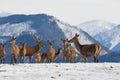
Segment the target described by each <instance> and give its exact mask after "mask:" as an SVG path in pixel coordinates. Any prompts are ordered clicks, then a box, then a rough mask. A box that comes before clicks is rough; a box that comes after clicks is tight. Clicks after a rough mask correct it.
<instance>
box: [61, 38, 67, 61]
mask: <svg viewBox="0 0 120 80" xmlns="http://www.w3.org/2000/svg"><path fill="white" fill-rule="evenodd" d="M61 41H62V42H63V45H64V49H63V53H64V60H65V61H66V60H67V58H66V55H67V48H66V47H67V41H68V39H61Z"/></svg>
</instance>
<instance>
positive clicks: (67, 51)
mask: <svg viewBox="0 0 120 80" xmlns="http://www.w3.org/2000/svg"><path fill="white" fill-rule="evenodd" d="M61 40H62V42H63V44H64V50H63V53H64V60H65V61H66V62H69V61H72V62H75V58H76V51H75V50H73V49H71V48H70V44H68V43H67V42H68V39H61Z"/></svg>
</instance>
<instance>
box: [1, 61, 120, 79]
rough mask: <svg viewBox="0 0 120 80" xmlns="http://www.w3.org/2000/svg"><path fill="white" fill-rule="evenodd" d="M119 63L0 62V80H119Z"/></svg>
mask: <svg viewBox="0 0 120 80" xmlns="http://www.w3.org/2000/svg"><path fill="white" fill-rule="evenodd" d="M119 78H120V63H41V64H33V63H32V64H27V63H25V64H15V65H10V64H1V65H0V80H119Z"/></svg>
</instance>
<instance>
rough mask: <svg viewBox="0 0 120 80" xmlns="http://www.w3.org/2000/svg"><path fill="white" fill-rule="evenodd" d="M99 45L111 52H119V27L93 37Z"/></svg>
mask: <svg viewBox="0 0 120 80" xmlns="http://www.w3.org/2000/svg"><path fill="white" fill-rule="evenodd" d="M94 37H95V39H96V40H98V41H99V42H100V43H101V44H104V46H106V47H108V48H109V49H111V50H113V51H120V49H119V48H120V47H119V43H120V25H117V26H115V27H114V28H112V29H111V30H108V31H106V32H102V33H100V34H98V35H95V36H94Z"/></svg>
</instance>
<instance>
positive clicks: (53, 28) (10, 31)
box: [0, 14, 111, 62]
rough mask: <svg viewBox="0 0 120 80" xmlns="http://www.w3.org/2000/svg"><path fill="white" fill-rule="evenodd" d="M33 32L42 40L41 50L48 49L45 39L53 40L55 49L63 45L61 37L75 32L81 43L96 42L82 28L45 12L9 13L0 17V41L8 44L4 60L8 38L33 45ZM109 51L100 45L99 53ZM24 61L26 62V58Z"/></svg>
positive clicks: (8, 50) (8, 58)
mask: <svg viewBox="0 0 120 80" xmlns="http://www.w3.org/2000/svg"><path fill="white" fill-rule="evenodd" d="M33 33H35V34H37V35H40V37H39V38H40V39H41V40H43V41H44V45H45V48H44V49H42V50H41V52H45V51H47V50H48V43H47V40H55V43H54V45H53V47H54V48H55V50H56V51H57V49H58V47H63V44H62V41H61V39H64V38H68V39H70V38H72V37H73V36H74V35H75V33H78V34H80V37H79V41H80V43H81V44H91V43H98V41H96V40H95V39H93V38H92V37H91V36H89V35H88V33H86V32H85V31H83V30H82V29H78V28H76V27H75V26H71V25H70V24H67V23H64V22H62V21H60V20H59V19H56V18H55V17H53V16H49V15H46V14H36V15H11V16H8V17H2V18H0V42H1V43H7V44H8V46H7V57H6V59H7V60H6V61H8V62H10V49H9V48H10V44H9V40H10V39H11V37H17V44H18V45H21V44H20V43H21V42H27V45H35V44H36V42H35V41H34V40H33V39H32V37H31V34H33ZM72 46H73V44H72ZM73 48H74V46H73ZM110 52H111V51H110V50H109V49H108V48H106V47H104V46H102V51H101V54H100V55H101V56H102V55H105V54H107V53H110ZM62 60H63V59H62V57H61V58H59V59H58V60H57V61H56V62H61V61H62ZM33 61H34V60H33ZM26 62H28V59H27V58H26Z"/></svg>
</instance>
